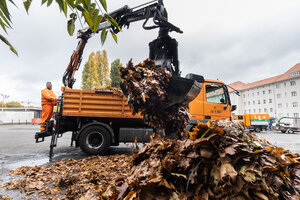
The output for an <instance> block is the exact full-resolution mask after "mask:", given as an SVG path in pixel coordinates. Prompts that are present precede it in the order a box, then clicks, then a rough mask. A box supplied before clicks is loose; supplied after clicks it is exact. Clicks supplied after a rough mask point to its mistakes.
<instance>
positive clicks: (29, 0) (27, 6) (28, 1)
mask: <svg viewBox="0 0 300 200" xmlns="http://www.w3.org/2000/svg"><path fill="white" fill-rule="evenodd" d="M31 2H32V0H26V1H24V2H23V4H24V8H25V10H26V12H27V14H28V10H29V7H30V5H31Z"/></svg>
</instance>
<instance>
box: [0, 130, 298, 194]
mask: <svg viewBox="0 0 300 200" xmlns="http://www.w3.org/2000/svg"><path fill="white" fill-rule="evenodd" d="M38 130H39V126H37V125H2V126H0V185H1V184H3V183H5V182H8V181H10V180H11V178H17V177H11V176H9V170H12V169H16V168H19V167H21V166H35V165H51V163H49V157H48V155H49V145H50V139H51V138H50V137H48V138H46V139H45V141H44V142H42V143H35V139H34V134H35V132H37V131H38ZM258 135H260V136H262V137H264V138H265V139H267V140H268V141H270V142H271V143H272V144H275V145H276V146H281V147H283V148H285V149H289V150H291V151H292V152H294V153H296V152H297V153H300V133H294V134H282V133H281V132H270V131H264V132H261V133H258ZM70 142H71V133H65V134H64V135H63V137H62V138H59V139H58V146H57V147H56V148H54V158H53V162H55V161H59V160H66V159H70V158H74V159H80V158H84V157H87V155H86V154H84V153H83V152H82V151H81V150H80V148H75V147H71V146H70ZM141 146H142V145H140V147H141ZM131 147H132V144H127V145H124V144H122V145H120V147H111V148H110V150H109V154H122V153H125V154H130V153H131V152H132V148H131ZM1 195H3V196H8V197H11V198H12V199H24V198H25V196H24V194H22V193H20V192H19V191H14V190H12V191H11V190H9V191H8V190H5V189H3V188H2V189H1V188H0V197H1Z"/></svg>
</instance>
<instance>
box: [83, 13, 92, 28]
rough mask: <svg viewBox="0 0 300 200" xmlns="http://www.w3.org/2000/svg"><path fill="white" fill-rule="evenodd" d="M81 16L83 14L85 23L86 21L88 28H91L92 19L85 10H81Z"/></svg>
mask: <svg viewBox="0 0 300 200" xmlns="http://www.w3.org/2000/svg"><path fill="white" fill-rule="evenodd" d="M83 16H84V19H85V21H86V23H88V25H89V27H90V29H93V21H92V18H91V16H90V15H89V14H88V13H87V12H86V11H84V12H83Z"/></svg>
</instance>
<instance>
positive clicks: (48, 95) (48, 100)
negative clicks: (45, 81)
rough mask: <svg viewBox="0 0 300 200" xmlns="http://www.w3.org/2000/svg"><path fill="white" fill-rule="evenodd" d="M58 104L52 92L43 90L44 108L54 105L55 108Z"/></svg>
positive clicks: (46, 89)
mask: <svg viewBox="0 0 300 200" xmlns="http://www.w3.org/2000/svg"><path fill="white" fill-rule="evenodd" d="M56 102H57V98H56V96H55V94H54V92H53V91H52V90H49V89H48V88H45V89H43V90H42V106H43V105H52V106H54V105H55V104H56Z"/></svg>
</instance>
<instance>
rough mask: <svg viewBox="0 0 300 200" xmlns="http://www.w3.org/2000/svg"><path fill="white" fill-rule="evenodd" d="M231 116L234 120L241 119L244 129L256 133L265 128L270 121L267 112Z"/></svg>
mask: <svg viewBox="0 0 300 200" xmlns="http://www.w3.org/2000/svg"><path fill="white" fill-rule="evenodd" d="M233 118H234V120H238V121H242V122H243V123H244V127H245V128H246V129H249V130H250V131H255V132H257V133H259V132H260V131H262V130H267V129H268V126H269V122H270V115H269V114H244V115H234V116H233Z"/></svg>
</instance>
